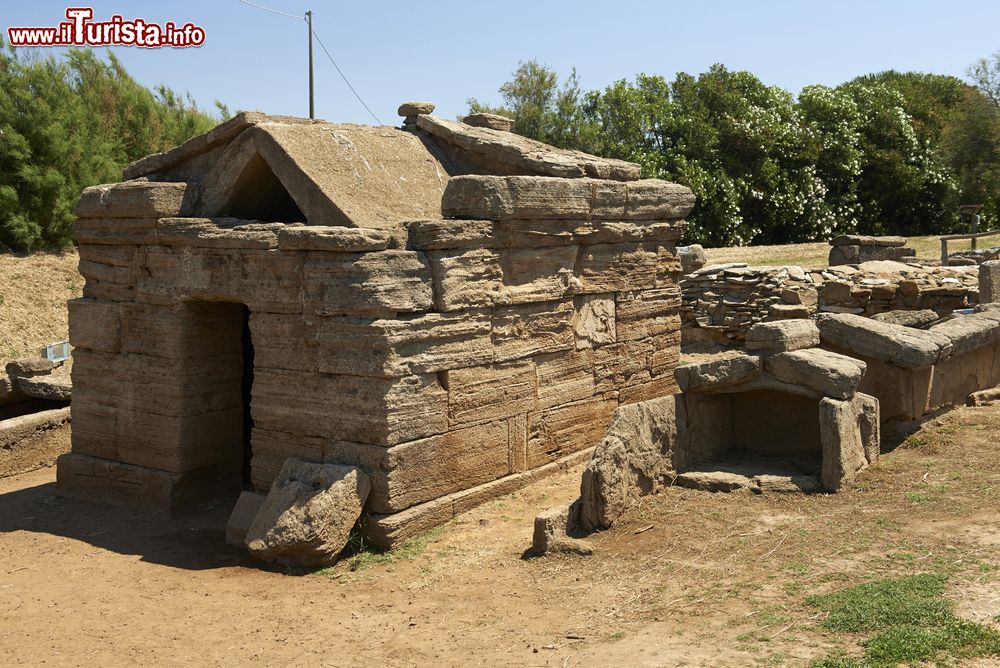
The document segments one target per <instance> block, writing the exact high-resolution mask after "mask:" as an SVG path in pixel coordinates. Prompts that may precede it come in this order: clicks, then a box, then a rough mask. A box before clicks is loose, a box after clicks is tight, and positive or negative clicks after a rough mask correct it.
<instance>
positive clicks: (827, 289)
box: [681, 261, 980, 343]
mask: <svg viewBox="0 0 1000 668" xmlns="http://www.w3.org/2000/svg"><path fill="white" fill-rule="evenodd" d="M979 283H980V281H979V274H978V273H977V268H976V267H936V266H924V265H919V264H903V263H899V262H891V261H889V262H868V263H862V264H861V265H858V266H851V265H840V266H836V267H829V268H825V269H802V268H800V267H748V266H746V265H745V264H738V263H733V264H726V265H713V266H708V267H704V268H702V269H699V270H697V271H695V272H693V273H691V274H689V275H686V276H684V277H683V279H682V280H681V288H682V298H683V301H682V305H681V317H682V322H683V328H684V336H685V338H686V339H690V340H691V341H692V342H693V341H699V340H701V341H705V340H707V341H711V342H714V343H741V342H742V341H744V339H745V338H746V332H747V331H748V330H749V329H750V327H752V326H753V325H754V324H756V323H758V322H767V321H774V320H783V319H787V318H806V317H810V316H813V315H815V314H816V313H820V312H824V313H851V314H855V315H867V316H872V315H875V314H879V313H886V312H890V311H901V310H906V311H920V310H928V309H929V310H933V311H935V312H936V313H938V314H939V315H940V316H944V315H947V314H949V313H951V312H952V311H953V310H955V309H963V308H969V307H971V306H974V305H976V304H977V303H979Z"/></svg>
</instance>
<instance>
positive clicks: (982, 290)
mask: <svg viewBox="0 0 1000 668" xmlns="http://www.w3.org/2000/svg"><path fill="white" fill-rule="evenodd" d="M998 298H1000V260H988V261H986V262H983V263H982V264H981V265H979V303H980V304H989V303H990V302H995V301H997V299H998Z"/></svg>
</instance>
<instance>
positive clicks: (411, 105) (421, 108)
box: [396, 102, 434, 116]
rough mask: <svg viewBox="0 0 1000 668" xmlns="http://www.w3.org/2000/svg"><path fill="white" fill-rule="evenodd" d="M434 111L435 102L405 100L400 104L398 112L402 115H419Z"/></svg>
mask: <svg viewBox="0 0 1000 668" xmlns="http://www.w3.org/2000/svg"><path fill="white" fill-rule="evenodd" d="M433 111H434V103H433V102H404V103H403V104H401V105H399V109H397V110H396V113H397V114H399V115H400V116H419V115H421V114H430V113H432V112H433Z"/></svg>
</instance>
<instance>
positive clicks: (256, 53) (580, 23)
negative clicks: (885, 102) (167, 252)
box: [0, 0, 1000, 124]
mask: <svg viewBox="0 0 1000 668" xmlns="http://www.w3.org/2000/svg"><path fill="white" fill-rule="evenodd" d="M254 1H255V2H258V3H259V4H264V5H267V6H270V7H273V8H275V9H279V10H282V11H285V12H289V13H293V14H302V13H303V12H304V11H305V10H306V9H312V10H313V11H314V13H315V28H316V31H317V33H318V34H319V35H320V37H321V39H322V40H323V41H324V42H325V43H326V45H327V47H328V48H329V49H330V51H331V53H332V54H333V57H334V58H335V59H336V60H337V62H338V63H339V64H340V66H341V68H343V70H344V71H345V73H346V74H347V76H348V77H349V78H350V79H351V81H352V83H353V84H354V86H355V88H357V89H358V92H359V93H360V94H361V96H362V97H363V98H364V99H365V100H366V101H367V102H368V104H369V106H370V107H371V108H372V109H373V110H374V112H375V114H376V115H377V116H378V117H379V118H380V119H381V121H382V122H383V123H388V124H397V123H398V122H399V119H398V117H397V116H396V107H397V106H398V104H399V103H400V102H402V101H404V100H431V101H433V102H435V103H437V105H438V113H440V114H441V115H444V116H449V117H454V116H457V115H459V114H462V113H464V112H465V111H466V110H467V106H466V103H465V101H466V99H467V98H469V97H476V98H479V99H480V100H483V101H489V102H494V103H496V102H499V101H500V98H499V94H498V93H497V88H498V87H499V86H500V84H502V83H503V82H504V81H506V80H507V79H508V78H509V76H510V73H511V72H512V71H513V70H514V68H515V67H516V66H517V64H518V61H520V60H527V59H531V58H536V59H538V60H539V61H540V62H542V63H544V64H546V65H548V66H549V67H551V68H554V69H555V70H556V71H557V72H559V74H560V75H561V76H564V75H566V74H568V73H569V72H570V70H571V68H573V67H574V66H575V67H576V68H577V71H578V73H579V75H580V77H581V82H582V85H583V87H584V88H585V89H591V88H600V87H604V86H605V85H607V84H609V83H611V82H612V81H615V80H617V79H621V78H632V77H634V76H635V75H636V74H637V73H640V72H648V73H656V74H662V75H664V76H666V77H668V78H672V77H673V75H674V74H675V73H676V72H678V71H685V72H689V73H692V74H697V73H699V72H702V71H704V70H706V69H707V68H708V67H709V66H710V65H711V64H712V63H716V62H721V63H723V64H725V65H726V66H728V67H729V68H731V69H747V70H750V71H751V72H753V73H755V74H756V75H757V76H759V77H760V78H761V79H762V80H763V81H764V82H765V83H768V84H777V85H779V86H782V87H784V88H786V89H789V90H791V91H793V92H798V91H799V90H800V89H801V88H802V87H803V86H805V85H808V84H811V83H822V84H828V85H836V84H838V83H841V82H843V81H846V80H848V79H851V78H853V77H855V76H857V75H860V74H866V73H870V72H877V71H881V70H885V69H897V70H903V71H907V70H918V71H924V72H936V73H940V74H951V75H956V76H963V73H964V71H965V68H966V67H967V66H968V65H969V63H971V62H972V61H973V60H975V59H977V58H979V57H982V56H986V55H988V54H990V53H992V52H994V51H996V50H998V49H1000V31H998V27H1000V2H997V1H996V0H980V1H978V2H973V1H968V0H951V1H949V2H940V1H934V2H930V1H925V0H906V1H903V0H893V1H880V0H867V1H857V0H835V1H831V0H825V1H823V2H809V1H807V0H800V1H798V2H787V1H784V0H782V1H768V0H757V1H756V2H751V1H749V0H744V1H742V2H740V1H735V0H727V1H722V0H720V1H717V2H711V1H706V0H689V1H686V2H677V1H674V0H654V1H651V2H635V1H632V0H617V1H615V2H592V1H590V0H577V1H575V2H570V1H567V0H530V1H524V0H506V1H505V2H477V1H476V0H461V1H459V0H444V1H436V0H430V1H425V2H412V1H411V2H399V1H396V0H382V1H381V2H357V1H352V2H320V1H318V0H254ZM72 4H75V5H83V4H84V3H82V2H74V3H72ZM92 6H93V7H94V11H95V19H107V18H109V17H110V16H111V15H112V14H122V15H124V17H125V18H126V19H131V18H135V17H141V18H144V19H146V20H148V21H155V22H158V23H165V22H166V21H171V20H172V21H174V22H175V23H178V24H183V23H185V22H188V21H191V22H193V23H196V24H198V25H201V26H202V27H204V28H205V30H206V32H207V39H206V43H205V45H204V46H202V47H200V48H193V49H155V50H146V49H138V48H118V49H116V52H117V55H118V56H119V58H120V59H121V60H122V61H123V63H124V64H125V66H126V67H127V68H128V70H129V71H130V72H131V73H132V74H133V75H134V76H135V77H136V78H137V79H138V80H139V81H140V82H142V83H144V84H146V85H150V86H152V85H155V84H158V83H165V84H167V85H169V86H170V87H171V88H174V89H175V90H178V91H181V92H183V91H189V92H190V93H191V94H192V95H193V96H194V98H195V99H196V100H197V101H198V104H199V105H200V106H202V107H205V108H209V109H211V108H212V105H213V102H214V100H221V101H223V102H225V103H226V104H228V105H229V107H230V108H231V109H233V110H236V109H259V110H262V111H267V112H271V113H280V114H294V115H299V116H305V115H307V114H308V107H307V95H306V91H307V78H306V28H305V25H304V23H302V22H300V21H297V20H295V19H292V18H287V17H284V16H277V15H274V14H270V13H267V12H264V11H261V10H259V9H255V8H253V7H249V6H247V5H244V4H241V3H240V2H238V1H237V0H199V1H197V2H195V1H191V0H180V1H175V2H163V1H160V2H150V1H140V2H124V1H118V2H106V1H104V0H95V2H93V3H92ZM65 8H66V3H64V2H51V1H50V0H32V1H31V2H18V3H14V2H6V3H5V6H4V8H3V12H2V13H0V27H2V28H3V29H4V34H5V37H6V28H7V27H8V26H10V25H30V26H34V25H39V26H47V25H55V24H56V23H58V22H59V21H60V20H64V19H63V12H64V10H65ZM315 57H316V85H317V100H316V115H317V116H318V117H320V118H325V119H328V120H331V121H337V122H360V123H370V122H372V121H371V118H370V117H369V116H368V114H367V113H366V112H365V110H364V108H363V107H362V106H361V105H360V104H359V103H358V102H357V100H355V99H354V97H353V96H352V95H351V93H350V91H349V90H348V89H347V87H346V86H345V85H344V83H343V82H342V81H341V79H340V78H339V77H338V75H337V74H336V72H335V71H334V69H333V66H332V65H331V64H330V63H329V61H327V60H326V57H325V56H324V55H323V53H322V51H321V50H319V48H318V47H317V49H316V56H315Z"/></svg>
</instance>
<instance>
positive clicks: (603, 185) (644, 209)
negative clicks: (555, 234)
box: [441, 175, 695, 221]
mask: <svg viewBox="0 0 1000 668" xmlns="http://www.w3.org/2000/svg"><path fill="white" fill-rule="evenodd" d="M694 203H695V197H694V194H693V193H692V192H691V190H690V189H688V188H686V187H684V186H682V185H678V184H676V183H669V182H667V181H660V180H657V179H647V180H644V181H634V182H615V181H605V180H600V179H590V178H579V179H561V178H553V177H547V176H481V175H469V176H456V177H453V178H452V179H451V180H450V181H448V185H447V187H446V188H445V191H444V196H443V197H442V200H441V210H442V212H443V213H444V215H445V217H446V218H472V219H476V220H498V221H506V220H548V219H572V220H591V219H603V220H680V219H682V218H684V216H686V215H687V214H688V212H690V211H691V209H692V207H694Z"/></svg>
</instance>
